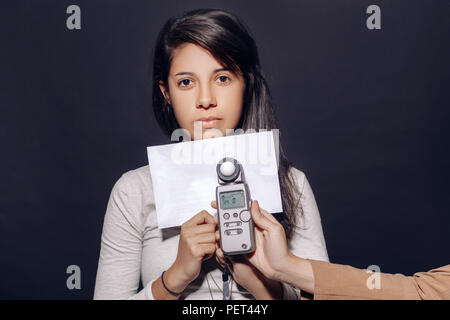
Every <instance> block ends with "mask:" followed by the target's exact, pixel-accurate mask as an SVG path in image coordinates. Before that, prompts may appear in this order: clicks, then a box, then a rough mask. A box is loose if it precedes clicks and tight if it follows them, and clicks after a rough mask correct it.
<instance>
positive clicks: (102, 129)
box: [0, 0, 450, 299]
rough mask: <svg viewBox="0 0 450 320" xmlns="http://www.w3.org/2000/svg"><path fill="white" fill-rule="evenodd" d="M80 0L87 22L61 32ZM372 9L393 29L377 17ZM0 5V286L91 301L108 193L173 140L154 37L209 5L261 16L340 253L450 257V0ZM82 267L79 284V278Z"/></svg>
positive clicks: (270, 57) (11, 291) (286, 130)
mask: <svg viewBox="0 0 450 320" xmlns="http://www.w3.org/2000/svg"><path fill="white" fill-rule="evenodd" d="M71 4H77V5H79V6H80V8H81V27H82V29H81V30H68V29H67V27H66V19H67V17H68V16H69V15H68V14H67V13H66V8H67V7H68V6H69V5H71ZM371 4H376V5H378V6H380V8H381V27H382V29H381V30H368V29H367V27H366V19H367V18H368V16H369V15H368V14H366V9H367V7H368V6H369V5H371ZM0 6H1V9H0V23H1V28H0V36H1V38H0V41H1V42H0V61H1V71H0V106H1V114H0V117H1V120H0V124H1V126H0V130H1V131H0V132H1V135H0V137H1V141H0V143H1V150H2V152H1V157H0V168H1V173H0V175H1V176H0V177H1V183H0V196H1V208H0V257H1V258H0V260H1V264H0V272H1V274H0V277H1V278H0V298H2V299H91V298H92V296H93V290H94V284H95V275H96V271H97V263H98V256H99V250H100V237H101V231H102V225H103V217H104V213H105V209H106V203H107V200H108V197H109V194H110V191H111V188H112V186H113V185H114V183H115V181H117V179H118V178H119V177H120V176H121V174H123V173H124V172H126V171H128V170H131V169H135V168H137V167H140V166H143V165H146V162H147V158H146V147H147V146H150V145H156V144H165V143H169V139H168V138H166V137H165V136H164V135H163V134H162V132H161V131H160V129H159V127H158V126H157V124H156V122H155V119H154V117H153V113H152V109H151V87H150V82H149V81H150V79H149V77H148V76H147V66H148V64H151V55H152V50H153V45H154V42H155V39H156V35H157V33H158V32H159V30H160V28H161V27H162V25H163V23H164V22H165V21H166V20H167V19H168V18H169V17H171V16H174V15H179V14H181V13H183V12H184V11H185V10H191V9H195V8H202V7H207V8H211V7H218V8H223V9H226V10H229V11H231V12H233V13H235V14H237V15H238V16H239V17H240V18H241V19H242V20H243V21H244V22H245V23H246V24H247V25H248V27H249V28H250V30H251V33H252V34H253V36H254V38H255V40H256V43H257V45H258V48H259V53H260V58H261V62H262V66H263V69H264V73H265V75H266V78H267V81H268V83H269V86H270V89H271V92H272V95H273V98H274V102H275V104H276V107H277V112H278V117H279V119H280V125H281V141H282V143H283V147H284V149H285V151H286V153H287V156H288V158H289V159H290V160H291V161H292V162H293V163H294V164H295V165H296V167H297V168H299V169H300V170H302V171H304V172H305V174H306V176H307V177H308V180H309V182H310V184H311V186H312V188H313V191H314V193H315V197H316V201H317V204H318V206H319V210H320V213H321V217H322V225H323V229H324V234H325V239H326V242H327V248H328V254H329V256H330V260H331V261H332V262H336V263H341V264H350V265H353V266H355V267H360V268H366V267H368V266H369V265H373V264H375V265H378V266H380V268H381V271H382V272H391V273H397V272H400V273H405V274H412V273H414V272H417V271H425V270H427V269H431V268H434V267H438V266H442V265H445V264H448V263H450V253H449V251H450V250H449V247H448V244H449V243H450V233H449V232H448V229H449V226H450V217H449V216H450V215H449V213H450V212H449V210H450V201H449V199H450V197H449V195H448V194H449V191H450V184H449V178H450V174H449V173H450V168H449V160H450V153H449V137H450V129H449V126H448V125H447V124H448V121H449V120H450V117H449V111H448V107H449V102H448V101H449V98H450V96H449V84H450V81H449V59H448V57H449V56H450V52H449V51H450V50H449V41H448V40H449V39H450V37H449V35H450V34H449V33H450V32H449V31H450V28H449V20H448V17H449V9H450V8H449V3H448V1H425V0H422V1H420V0H414V1H411V0H408V1H406V0H405V1H363V0H353V1H347V0H346V1H344V0H339V1H336V0H326V1H325V0H319V1H318V0H315V1H312V0H311V1H287V0H286V1H264V2H263V1H242V0H240V1H230V0H228V1H185V2H182V1H177V0H172V1H154V2H153V1H135V0H133V1H125V0H123V1H115V0H114V1H113V0H108V1H106V0H103V1H95V0H89V1H79V0H78V1H65V0H64V1H62V0H58V1H57V0H54V1H47V0H45V1H44V0H42V1H2V3H1V5H0ZM72 264H75V265H78V266H80V268H81V290H68V289H67V287H66V279H67V277H68V274H66V268H67V266H69V265H72Z"/></svg>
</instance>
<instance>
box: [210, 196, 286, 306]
mask: <svg viewBox="0 0 450 320" xmlns="http://www.w3.org/2000/svg"><path fill="white" fill-rule="evenodd" d="M211 206H212V207H213V208H214V209H217V206H216V202H215V201H212V202H211ZM214 219H215V220H216V221H217V216H216V217H215V218H214ZM216 240H217V242H216V260H217V262H219V264H220V265H222V267H225V266H227V268H228V270H229V271H230V272H231V275H232V276H233V279H234V280H235V281H236V283H238V284H239V285H240V286H241V287H243V288H245V289H246V290H247V291H248V292H250V294H252V295H253V297H255V299H279V298H281V296H282V292H281V290H282V288H281V285H280V283H279V282H277V281H272V280H269V279H267V278H265V277H264V276H263V274H261V272H259V271H258V270H257V269H256V268H255V267H254V266H253V265H252V264H251V263H250V262H249V261H248V257H247V256H246V255H243V256H233V257H232V256H225V255H224V253H223V251H222V249H221V247H220V233H219V231H218V230H217V231H216Z"/></svg>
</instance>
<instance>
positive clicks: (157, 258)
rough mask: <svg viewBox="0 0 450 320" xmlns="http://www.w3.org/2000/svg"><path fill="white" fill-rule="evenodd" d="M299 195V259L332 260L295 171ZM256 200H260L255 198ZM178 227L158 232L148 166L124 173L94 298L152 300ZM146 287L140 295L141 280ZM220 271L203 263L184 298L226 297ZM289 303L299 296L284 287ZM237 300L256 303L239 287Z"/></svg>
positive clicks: (110, 213) (112, 201)
mask: <svg viewBox="0 0 450 320" xmlns="http://www.w3.org/2000/svg"><path fill="white" fill-rule="evenodd" d="M290 172H291V174H294V178H295V181H296V182H297V184H298V187H299V190H300V192H301V199H300V202H301V206H302V209H300V208H299V209H298V212H297V215H298V216H297V224H296V226H295V227H294V231H293V232H294V233H293V236H292V238H291V240H290V241H289V244H288V245H289V249H290V250H291V251H292V253H294V254H295V255H296V256H299V257H303V258H308V259H314V260H321V261H328V254H327V250H326V245H325V239H324V236H323V231H322V224H321V221H320V214H319V211H318V208H317V205H316V201H315V199H314V195H313V192H312V190H311V187H310V185H309V183H308V181H307V179H306V177H305V175H304V174H303V172H301V171H299V170H297V169H296V168H293V167H291V171H290ZM255 200H258V199H255ZM301 211H303V215H301ZM179 233H180V228H179V227H177V228H167V229H158V225H157V218H156V210H155V200H154V196H153V188H152V181H151V175H150V169H149V166H144V167H140V168H138V169H136V170H131V171H128V172H126V173H125V174H123V175H122V176H121V177H120V179H119V180H118V181H117V182H116V184H115V185H114V187H113V189H112V191H111V195H110V198H109V201H108V205H107V210H106V214H105V218H104V224H103V232H102V237H101V249H100V258H99V262H98V269H97V277H96V283H95V292H94V299H147V300H152V299H154V297H153V295H152V283H153V281H155V280H156V279H158V278H159V276H160V275H161V273H162V272H163V271H164V270H167V269H168V268H169V267H170V266H171V265H172V264H173V262H174V261H175V258H176V255H177V250H178V240H179ZM140 280H141V281H142V286H143V289H142V290H140V291H139V292H138V289H139V281H140ZM221 289H222V268H221V266H220V265H219V264H218V263H217V261H216V260H215V259H214V258H211V259H209V260H206V261H205V262H203V265H202V270H201V273H200V275H199V276H198V278H197V279H196V280H194V281H193V282H191V283H190V284H189V285H188V287H187V288H186V289H185V291H184V293H183V295H182V296H181V298H182V299H196V300H203V299H222V292H221ZM283 290H284V297H285V298H286V299H292V298H298V295H299V292H298V290H296V289H294V288H292V287H290V286H288V285H283ZM231 298H232V299H233V300H234V299H242V300H244V299H253V297H252V296H251V295H250V294H249V293H248V292H246V291H245V290H244V289H243V288H241V287H238V286H237V285H236V283H234V284H233V285H232V295H231Z"/></svg>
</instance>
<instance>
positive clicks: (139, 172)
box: [114, 165, 153, 195]
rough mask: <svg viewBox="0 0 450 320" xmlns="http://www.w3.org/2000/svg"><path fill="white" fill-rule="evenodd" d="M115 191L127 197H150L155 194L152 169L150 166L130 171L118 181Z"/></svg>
mask: <svg viewBox="0 0 450 320" xmlns="http://www.w3.org/2000/svg"><path fill="white" fill-rule="evenodd" d="M114 188H115V189H117V190H119V191H121V192H124V193H126V194H127V195H136V194H142V195H148V194H152V193H153V189H152V180H151V175H150V167H149V166H148V165H146V166H142V167H139V168H137V169H133V170H128V171H126V172H125V173H123V174H122V175H121V177H120V178H119V179H118V180H117V182H116V184H115V186H114Z"/></svg>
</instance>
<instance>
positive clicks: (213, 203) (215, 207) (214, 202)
mask: <svg viewBox="0 0 450 320" xmlns="http://www.w3.org/2000/svg"><path fill="white" fill-rule="evenodd" d="M211 207H213V208H214V209H217V204H216V201H211Z"/></svg>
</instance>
